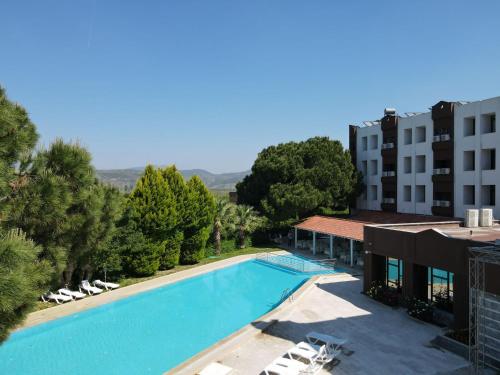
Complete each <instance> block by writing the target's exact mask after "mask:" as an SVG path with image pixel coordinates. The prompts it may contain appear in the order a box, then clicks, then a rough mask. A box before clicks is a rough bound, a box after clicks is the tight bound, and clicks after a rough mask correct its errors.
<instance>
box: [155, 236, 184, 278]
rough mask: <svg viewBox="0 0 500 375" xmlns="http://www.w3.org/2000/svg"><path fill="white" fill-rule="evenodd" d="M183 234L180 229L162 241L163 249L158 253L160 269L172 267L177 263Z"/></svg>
mask: <svg viewBox="0 0 500 375" xmlns="http://www.w3.org/2000/svg"><path fill="white" fill-rule="evenodd" d="M183 239H184V234H183V233H182V232H180V231H178V232H175V234H174V235H173V236H171V237H169V238H168V239H167V240H165V241H163V242H162V244H163V249H162V251H161V255H160V269H161V270H168V269H171V268H174V267H175V266H176V265H177V264H178V263H179V256H180V254H181V245H182V240H183Z"/></svg>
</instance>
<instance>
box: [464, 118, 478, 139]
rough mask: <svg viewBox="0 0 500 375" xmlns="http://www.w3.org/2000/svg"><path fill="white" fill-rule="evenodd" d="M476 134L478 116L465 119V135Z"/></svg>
mask: <svg viewBox="0 0 500 375" xmlns="http://www.w3.org/2000/svg"><path fill="white" fill-rule="evenodd" d="M471 135H476V118H475V117H468V118H465V119H464V137H470V136H471Z"/></svg>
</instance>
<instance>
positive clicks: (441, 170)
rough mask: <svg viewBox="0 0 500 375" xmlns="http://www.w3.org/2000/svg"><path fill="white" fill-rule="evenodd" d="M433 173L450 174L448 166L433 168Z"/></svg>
mask: <svg viewBox="0 0 500 375" xmlns="http://www.w3.org/2000/svg"><path fill="white" fill-rule="evenodd" d="M432 174H433V175H449V174H451V169H450V168H434V169H433V170H432Z"/></svg>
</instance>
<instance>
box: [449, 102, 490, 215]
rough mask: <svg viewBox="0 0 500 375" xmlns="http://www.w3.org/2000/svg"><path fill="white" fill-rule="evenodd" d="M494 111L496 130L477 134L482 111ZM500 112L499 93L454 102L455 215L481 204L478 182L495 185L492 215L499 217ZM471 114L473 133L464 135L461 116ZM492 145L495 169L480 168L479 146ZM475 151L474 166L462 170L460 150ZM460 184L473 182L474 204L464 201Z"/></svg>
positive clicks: (486, 112) (483, 113) (485, 147)
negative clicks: (467, 203)
mask: <svg viewBox="0 0 500 375" xmlns="http://www.w3.org/2000/svg"><path fill="white" fill-rule="evenodd" d="M491 113H495V114H496V118H497V130H496V132H494V133H489V134H481V130H482V120H483V115H486V114H491ZM499 115H500V97H496V98H492V99H487V100H483V101H478V102H472V103H468V104H464V105H461V106H457V107H456V109H455V139H454V152H455V216H457V217H463V216H464V214H465V210H466V209H467V208H481V207H482V204H481V202H482V196H481V190H482V189H481V186H482V185H496V191H495V193H496V197H495V203H496V205H495V206H494V207H492V208H493V216H494V217H495V218H500V204H499V203H500V191H499V190H500V165H499V160H500V159H499V155H498V154H499V153H500V128H499V125H498V117H499ZM470 117H474V118H475V120H476V133H475V135H473V136H467V137H466V136H464V123H465V119H467V118H470ZM488 148H495V149H496V169H495V170H486V171H482V170H481V150H482V149H488ZM469 150H474V151H475V170H474V171H464V160H463V156H464V151H469ZM464 185H474V186H475V204H474V205H465V204H464V201H463V190H464V188H463V187H464Z"/></svg>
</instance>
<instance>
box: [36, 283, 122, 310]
mask: <svg viewBox="0 0 500 375" xmlns="http://www.w3.org/2000/svg"><path fill="white" fill-rule="evenodd" d="M93 284H94V285H91V284H90V282H89V281H88V280H83V281H82V283H81V284H80V286H79V287H78V289H79V291H73V290H70V289H68V288H61V289H58V290H57V293H53V292H49V293H47V294H45V295H43V296H42V301H44V302H49V301H51V302H55V303H57V304H58V305H60V304H62V303H64V302H69V301H73V300H77V299H82V298H84V297H85V296H86V295H87V294H88V295H89V296H93V295H96V294H101V293H102V292H104V290H112V289H116V288H119V287H120V284H116V283H109V282H105V281H101V280H95V281H94V283H93Z"/></svg>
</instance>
